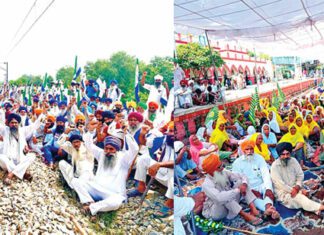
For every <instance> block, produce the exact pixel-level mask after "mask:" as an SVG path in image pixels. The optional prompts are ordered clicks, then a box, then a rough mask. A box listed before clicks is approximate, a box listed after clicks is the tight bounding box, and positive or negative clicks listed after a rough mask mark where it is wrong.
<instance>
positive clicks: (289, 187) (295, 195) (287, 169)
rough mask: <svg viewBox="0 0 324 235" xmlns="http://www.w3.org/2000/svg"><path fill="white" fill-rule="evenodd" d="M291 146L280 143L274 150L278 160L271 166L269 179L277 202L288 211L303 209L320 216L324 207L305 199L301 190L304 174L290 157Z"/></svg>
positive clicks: (304, 194)
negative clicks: (288, 209)
mask: <svg viewBox="0 0 324 235" xmlns="http://www.w3.org/2000/svg"><path fill="white" fill-rule="evenodd" d="M292 149H293V146H292V145H291V144H290V143H287V142H282V143H280V144H278V145H277V147H276V150H277V152H278V154H279V158H278V159H277V160H275V161H274V162H273V163H272V165H271V179H272V182H273V185H274V191H275V194H276V197H277V199H278V201H279V202H281V203H282V204H283V205H284V206H286V207H288V208H290V209H300V208H303V209H304V210H305V211H311V212H314V213H316V214H320V213H321V211H323V210H324V205H322V204H320V203H318V202H315V201H312V200H311V199H309V198H308V197H307V194H308V193H307V191H306V190H305V189H303V180H304V173H303V170H302V168H301V166H300V165H299V163H298V161H297V160H296V159H295V158H292V157H291V156H290V154H291V152H292Z"/></svg>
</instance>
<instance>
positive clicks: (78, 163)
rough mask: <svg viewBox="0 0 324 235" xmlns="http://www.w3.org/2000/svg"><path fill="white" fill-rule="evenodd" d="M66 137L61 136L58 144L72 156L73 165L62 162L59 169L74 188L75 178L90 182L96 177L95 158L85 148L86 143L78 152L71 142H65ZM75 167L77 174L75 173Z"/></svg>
mask: <svg viewBox="0 0 324 235" xmlns="http://www.w3.org/2000/svg"><path fill="white" fill-rule="evenodd" d="M66 137H67V135H65V134H63V135H61V137H60V139H59V140H58V142H57V143H58V145H59V146H60V147H61V148H62V149H63V150H64V151H65V152H67V153H68V154H70V155H71V156H72V165H71V164H69V163H68V162H66V161H65V160H61V161H60V162H59V168H60V171H61V172H62V175H63V177H64V179H65V180H66V182H67V183H68V185H69V186H70V187H71V188H73V186H72V185H71V181H72V180H73V179H74V178H79V179H82V180H89V179H92V178H93V177H94V174H93V168H94V156H93V154H92V152H91V151H89V150H88V149H87V148H86V147H85V145H84V143H82V144H81V146H80V149H79V151H77V150H76V149H75V148H73V146H72V144H71V142H69V141H65V139H66ZM74 166H75V172H73V170H74Z"/></svg>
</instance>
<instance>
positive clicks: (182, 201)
mask: <svg viewBox="0 0 324 235" xmlns="http://www.w3.org/2000/svg"><path fill="white" fill-rule="evenodd" d="M194 206H195V201H194V200H193V199H192V198H190V197H177V196H174V234H177V235H185V234H186V232H185V230H184V228H183V225H182V222H181V217H183V216H185V215H187V214H188V213H189V212H190V211H191V210H192V209H193V208H194Z"/></svg>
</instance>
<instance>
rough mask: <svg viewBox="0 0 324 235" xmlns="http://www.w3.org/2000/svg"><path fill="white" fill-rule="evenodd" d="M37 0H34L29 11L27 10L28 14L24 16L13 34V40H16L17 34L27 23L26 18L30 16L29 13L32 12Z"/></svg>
mask: <svg viewBox="0 0 324 235" xmlns="http://www.w3.org/2000/svg"><path fill="white" fill-rule="evenodd" d="M36 2H37V0H35V1H34V3H33V5H32V6H31V8H30V9H29V11H28V12H27V14H26V16H25V17H24V19H23V21H22V22H21V24H20V26H19V28H18V29H17V31H16V33H15V35H14V36H13V38H12V41H13V40H15V38H16V36H17V34H18V33H19V31H20V30H21V28H22V27H23V25H24V24H25V22H26V20H27V18H28V16H29V14H30V12H31V11H32V10H33V8H34V7H35V5H36Z"/></svg>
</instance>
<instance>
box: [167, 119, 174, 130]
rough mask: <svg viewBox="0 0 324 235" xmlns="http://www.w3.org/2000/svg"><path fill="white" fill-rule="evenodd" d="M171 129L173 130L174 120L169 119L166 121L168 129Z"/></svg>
mask: <svg viewBox="0 0 324 235" xmlns="http://www.w3.org/2000/svg"><path fill="white" fill-rule="evenodd" d="M170 129H173V130H174V122H173V121H171V122H169V123H168V130H170Z"/></svg>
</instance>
